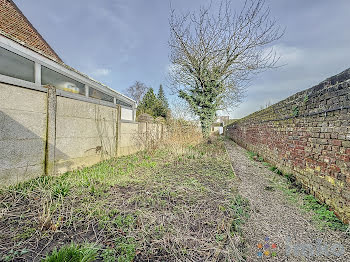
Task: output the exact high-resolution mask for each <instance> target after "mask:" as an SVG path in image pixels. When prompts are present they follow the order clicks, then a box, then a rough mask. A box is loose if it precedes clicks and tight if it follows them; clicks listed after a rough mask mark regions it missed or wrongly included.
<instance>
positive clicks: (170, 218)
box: [0, 139, 249, 261]
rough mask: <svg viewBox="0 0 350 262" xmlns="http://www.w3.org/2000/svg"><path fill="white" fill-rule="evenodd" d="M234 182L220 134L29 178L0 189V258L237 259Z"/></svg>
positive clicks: (241, 214) (242, 212) (241, 211)
mask: <svg viewBox="0 0 350 262" xmlns="http://www.w3.org/2000/svg"><path fill="white" fill-rule="evenodd" d="M235 183H236V182H235V176H234V173H233V171H232V169H231V164H230V160H229V158H228V156H227V155H226V152H225V148H224V145H223V141H221V140H220V139H213V140H212V143H211V144H207V143H203V144H197V145H187V146H182V147H177V148H176V149H175V148H172V147H167V148H163V149H157V150H154V151H150V152H140V153H138V154H135V155H131V156H126V157H121V158H118V159H111V160H108V161H104V162H102V163H100V164H97V165H95V166H93V167H90V168H84V169H82V170H77V171H74V172H69V173H66V174H63V175H60V176H54V177H48V176H44V177H40V178H37V179H33V180H30V181H28V182H25V183H21V184H18V185H15V186H12V187H9V188H6V189H4V190H2V192H1V193H0V216H1V219H0V230H1V232H2V234H1V237H0V260H5V261H13V260H16V261H17V260H23V261H41V260H44V261H95V260H96V261H186V260H187V261H188V260H193V261H198V260H216V261H243V260H244V253H245V248H246V247H245V244H244V238H243V236H242V234H241V226H242V224H243V223H244V222H245V220H246V218H247V217H248V214H249V203H248V201H247V200H245V199H243V198H242V197H240V196H239V195H238V194H237V190H236V189H235V188H236V186H235V185H236V184H235Z"/></svg>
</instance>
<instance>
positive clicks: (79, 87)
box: [41, 66, 85, 95]
mask: <svg viewBox="0 0 350 262" xmlns="http://www.w3.org/2000/svg"><path fill="white" fill-rule="evenodd" d="M41 84H42V85H53V86H55V87H56V88H57V89H61V90H64V91H68V92H72V93H75V94H81V95H84V94H85V85H84V84H82V83H80V82H78V81H75V80H73V79H72V78H69V77H67V76H64V75H62V74H60V73H57V72H55V71H53V70H51V69H49V68H47V67H45V66H41Z"/></svg>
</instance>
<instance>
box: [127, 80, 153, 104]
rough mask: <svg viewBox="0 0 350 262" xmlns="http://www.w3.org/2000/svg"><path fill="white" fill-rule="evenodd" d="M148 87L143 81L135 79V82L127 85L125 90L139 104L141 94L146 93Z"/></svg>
mask: <svg viewBox="0 0 350 262" xmlns="http://www.w3.org/2000/svg"><path fill="white" fill-rule="evenodd" d="M148 89H149V88H148V87H147V86H146V85H145V84H144V83H142V82H139V81H136V82H135V84H133V85H132V86H130V87H128V89H127V90H126V92H127V94H128V95H129V96H130V97H131V98H132V99H134V100H135V101H136V103H137V104H138V105H139V104H140V102H141V100H142V98H143V96H144V95H145V94H146V93H147V91H148Z"/></svg>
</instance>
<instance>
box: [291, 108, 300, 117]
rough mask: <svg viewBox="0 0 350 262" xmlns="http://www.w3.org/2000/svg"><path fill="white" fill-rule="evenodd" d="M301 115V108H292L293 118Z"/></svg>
mask: <svg viewBox="0 0 350 262" xmlns="http://www.w3.org/2000/svg"><path fill="white" fill-rule="evenodd" d="M298 115H299V106H293V107H292V116H293V117H297V116H298Z"/></svg>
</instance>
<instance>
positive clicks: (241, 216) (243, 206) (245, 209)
mask: <svg viewBox="0 0 350 262" xmlns="http://www.w3.org/2000/svg"><path fill="white" fill-rule="evenodd" d="M230 208H231V210H232V211H233V221H232V223H231V233H232V234H234V233H235V232H241V226H242V225H243V224H244V222H245V220H246V219H247V218H248V217H249V211H250V207H249V201H248V199H246V198H243V197H242V196H241V195H237V196H236V197H235V198H234V199H233V200H232V201H231V205H230Z"/></svg>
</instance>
